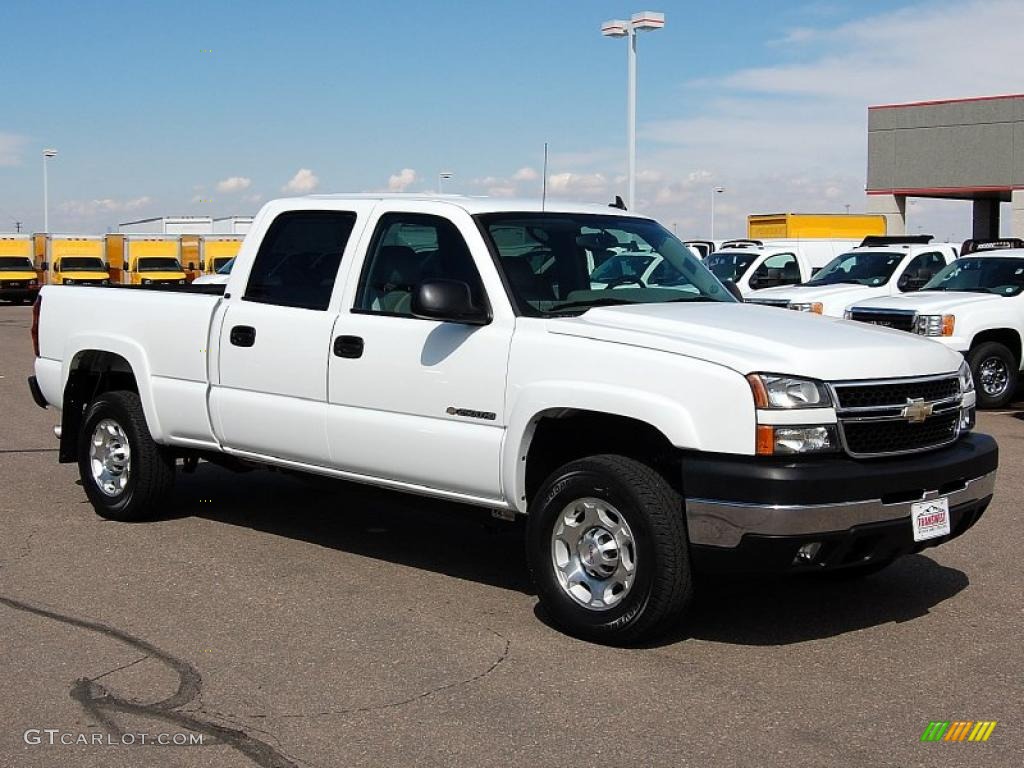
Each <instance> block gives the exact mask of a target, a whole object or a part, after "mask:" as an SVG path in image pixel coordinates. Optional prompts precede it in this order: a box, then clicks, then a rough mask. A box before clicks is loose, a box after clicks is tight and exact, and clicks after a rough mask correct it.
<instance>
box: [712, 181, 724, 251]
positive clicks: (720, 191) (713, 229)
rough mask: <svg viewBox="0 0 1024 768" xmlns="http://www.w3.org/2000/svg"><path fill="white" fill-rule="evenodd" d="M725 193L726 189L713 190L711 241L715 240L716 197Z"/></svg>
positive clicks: (714, 188) (716, 188) (713, 188)
mask: <svg viewBox="0 0 1024 768" xmlns="http://www.w3.org/2000/svg"><path fill="white" fill-rule="evenodd" d="M723 192H725V187H712V188H711V239H712V240H714V239H715V195H720V194H722V193H723Z"/></svg>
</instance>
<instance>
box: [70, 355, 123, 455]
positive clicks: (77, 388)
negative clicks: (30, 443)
mask: <svg viewBox="0 0 1024 768" xmlns="http://www.w3.org/2000/svg"><path fill="white" fill-rule="evenodd" d="M118 389H123V390H130V391H132V392H138V391H139V384H138V382H137V381H136V379H135V373H134V371H132V366H131V364H130V363H129V362H128V361H127V360H125V359H124V358H123V357H121V356H120V355H118V354H114V353H113V352H104V351H102V350H97V349H88V350H83V351H81V352H79V353H78V354H76V355H75V357H74V359H72V361H71V369H70V371H69V372H68V380H67V384H65V385H64V404H63V411H62V412H61V437H60V454H59V459H60V461H61V463H65V464H67V463H71V462H74V461H76V460H77V458H78V457H77V455H76V449H77V444H78V431H79V429H80V428H81V425H82V417H83V416H84V415H85V409H86V408H87V407H88V405H89V403H91V402H92V401H93V400H95V399H96V397H97V396H99V395H101V394H103V393H104V392H111V391H113V390H118Z"/></svg>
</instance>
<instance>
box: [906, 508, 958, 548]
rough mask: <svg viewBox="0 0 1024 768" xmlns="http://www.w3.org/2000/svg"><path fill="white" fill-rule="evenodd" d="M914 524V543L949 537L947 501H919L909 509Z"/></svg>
mask: <svg viewBox="0 0 1024 768" xmlns="http://www.w3.org/2000/svg"><path fill="white" fill-rule="evenodd" d="M910 519H911V520H912V521H913V523H914V541H927V540H928V539H934V538H937V537H939V536H948V535H949V499H947V498H943V499H932V500H930V501H919V502H917V503H916V504H913V505H911V507H910Z"/></svg>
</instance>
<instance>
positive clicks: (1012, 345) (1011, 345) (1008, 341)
mask: <svg viewBox="0 0 1024 768" xmlns="http://www.w3.org/2000/svg"><path fill="white" fill-rule="evenodd" d="M986 341H995V342H998V343H999V344H1002V345H1003V346H1004V347H1007V348H1008V349H1009V350H1010V351H1011V352H1012V353H1013V359H1014V360H1016V361H1017V362H1018V363H1019V362H1020V354H1021V343H1020V334H1019V333H1017V331H1015V330H1013V329H1012V328H993V329H991V330H988V331H982V332H981V333H979V334H978V335H977V336H975V337H974V340H973V341H972V342H971V349H974V348H975V347H976V346H978V345H979V344H984V343H985V342H986Z"/></svg>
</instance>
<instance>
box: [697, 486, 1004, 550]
mask: <svg viewBox="0 0 1024 768" xmlns="http://www.w3.org/2000/svg"><path fill="white" fill-rule="evenodd" d="M995 483H996V473H995V472H989V473H988V474H986V475H982V476H981V477H978V478H975V479H973V480H968V481H966V482H965V483H964V486H963V487H962V488H960V489H958V490H954V491H951V492H948V493H944V494H942V495H944V496H946V497H947V498H948V499H949V506H950V508H953V507H958V506H960V505H962V504H970V503H972V502H977V501H980V500H982V499H984V498H987V497H989V496H991V495H992V492H993V490H994V489H995ZM939 495H940V494H939V492H938V491H928V492H926V493H924V494H923V495H922V496H921V497H920V498H915V499H910V500H907V501H899V502H895V503H888V504H887V503H884V502H883V501H882V500H881V499H868V500H863V501H853V502H837V503H834V504H807V505H764V504H746V503H742V502H734V501H717V500H714V499H703V498H687V499H686V521H687V527H688V529H689V535H690V543H691V544H696V545H702V546H711V547H737V546H739V544H740V542H741V540H742V539H743V537H744V536H745V535H746V534H757V535H761V536H810V535H814V534H821V533H830V532H836V531H846V530H849V529H850V528H853V527H855V526H858V525H865V524H869V523H880V522H885V521H890V520H899V519H901V518H908V519H909V517H910V510H911V506H912V505H913V504H915V503H917V502H919V501H924V500H927V499H934V498H937V497H938V496H939Z"/></svg>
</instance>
